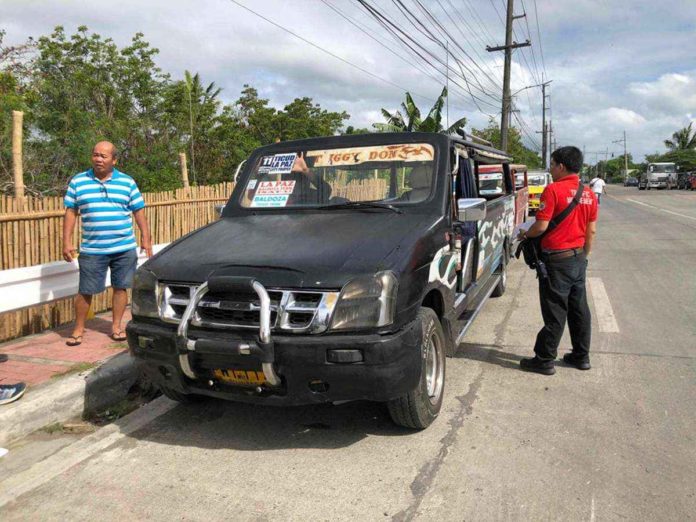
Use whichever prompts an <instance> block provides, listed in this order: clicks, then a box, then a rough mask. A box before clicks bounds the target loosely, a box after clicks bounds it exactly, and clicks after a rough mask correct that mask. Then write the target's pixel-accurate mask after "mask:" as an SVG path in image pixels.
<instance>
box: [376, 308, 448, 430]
mask: <svg viewBox="0 0 696 522" xmlns="http://www.w3.org/2000/svg"><path fill="white" fill-rule="evenodd" d="M418 319H419V320H420V323H421V326H422V328H423V339H422V341H421V376H420V380H419V381H418V386H417V387H416V389H415V390H413V391H412V392H409V393H407V394H406V395H404V396H403V397H399V398H397V399H393V400H391V401H388V402H387V409H388V410H389V415H390V416H391V418H392V421H394V423H395V424H398V425H399V426H403V427H405V428H412V429H416V430H422V429H425V428H427V427H428V426H430V425H431V424H432V423H433V421H434V420H435V419H436V418H437V416H438V414H439V413H440V408H441V407H442V399H443V397H444V396H445V360H446V359H447V358H446V356H445V346H446V340H445V333H444V332H443V330H442V325H441V324H440V320H439V319H438V318H437V315H436V314H435V312H434V311H433V310H431V309H430V308H423V307H421V309H420V310H419V311H418Z"/></svg>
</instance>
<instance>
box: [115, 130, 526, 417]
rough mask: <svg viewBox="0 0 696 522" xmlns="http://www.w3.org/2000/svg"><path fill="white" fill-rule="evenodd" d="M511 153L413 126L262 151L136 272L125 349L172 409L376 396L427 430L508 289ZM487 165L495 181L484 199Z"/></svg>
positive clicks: (394, 414) (393, 412)
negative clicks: (223, 196)
mask: <svg viewBox="0 0 696 522" xmlns="http://www.w3.org/2000/svg"><path fill="white" fill-rule="evenodd" d="M509 161H510V158H509V157H508V156H507V155H506V154H505V153H503V152H501V151H498V150H496V149H493V148H491V147H488V146H485V145H481V144H477V143H474V142H472V141H468V140H466V139H464V138H456V137H450V136H445V135H442V134H427V133H396V134H372V135H354V136H334V137H327V138H315V139H307V140H300V141H293V142H285V143H276V144H273V145H269V146H266V147H261V148H259V149H257V150H256V151H255V152H254V153H253V154H252V155H251V156H250V157H249V159H248V160H247V162H246V163H245V165H244V167H243V168H242V170H241V172H240V173H239V177H238V182H237V184H236V186H235V188H234V191H233V193H232V195H231V197H230V199H229V201H228V202H227V204H226V205H225V207H224V209H223V211H222V215H221V218H220V219H219V220H217V221H215V222H213V223H211V224H209V225H207V226H205V227H203V228H201V229H199V230H197V231H195V232H192V233H190V234H188V235H187V236H184V237H182V238H181V239H179V240H177V241H175V242H174V243H172V244H171V245H169V246H168V247H167V248H165V249H164V250H162V251H161V252H160V253H158V254H157V255H155V256H154V257H152V258H150V259H149V260H148V261H147V262H146V263H145V264H144V265H143V266H142V267H141V268H140V269H139V270H138V271H137V273H136V277H135V283H134V288H133V309H132V314H133V320H132V321H131V322H130V323H129V324H128V327H127V335H128V344H129V349H130V350H131V352H132V353H133V354H134V355H135V357H137V358H138V359H139V360H141V361H142V363H143V365H144V368H145V371H146V372H147V373H148V375H149V376H150V377H151V379H152V380H153V382H155V383H156V384H157V386H159V387H160V388H161V389H162V391H163V393H164V394H165V395H167V396H168V397H170V398H172V399H175V400H178V401H190V400H199V399H200V398H202V397H217V398H222V399H228V400H235V401H243V402H250V403H257V404H268V405H277V406H285V405H301V404H316V403H332V402H341V401H348V400H371V401H382V402H385V403H386V404H387V407H388V410H389V412H390V414H391V417H392V419H393V420H394V422H395V423H397V424H399V425H401V426H406V427H409V428H415V429H422V428H425V427H427V426H428V425H429V424H431V423H432V422H433V421H434V420H435V419H436V417H437V415H438V413H439V411H440V408H441V406H442V401H443V396H444V392H445V376H446V356H452V355H454V353H455V350H456V348H457V346H458V345H459V343H460V342H461V340H462V338H463V336H464V334H465V333H466V331H467V329H468V328H469V326H470V325H471V324H472V322H473V321H474V320H475V318H476V316H477V314H478V313H479V311H480V310H481V308H482V307H483V305H484V304H485V302H486V301H487V299H488V297H489V296H499V295H502V294H503V292H505V287H506V283H507V264H508V261H509V260H510V258H511V251H512V246H511V242H512V240H513V238H512V232H513V225H514V208H515V201H514V195H513V188H514V187H512V186H511V184H512V177H511V176H510V175H509ZM492 163H498V164H501V165H502V166H503V172H504V173H505V176H504V178H503V179H504V181H503V183H504V186H505V190H504V191H502V192H500V193H498V192H497V191H496V192H495V193H491V194H481V192H480V191H479V185H478V182H479V175H480V174H479V170H480V167H481V166H482V165H484V164H492ZM508 185H510V186H508Z"/></svg>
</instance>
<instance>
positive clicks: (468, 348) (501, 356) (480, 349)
mask: <svg viewBox="0 0 696 522" xmlns="http://www.w3.org/2000/svg"><path fill="white" fill-rule="evenodd" d="M501 348H502V347H501V346H498V345H497V344H476V343H460V344H459V347H458V349H457V353H456V355H455V357H456V358H457V359H471V360H473V361H481V362H485V363H489V364H496V365H498V366H501V367H502V368H511V369H514V370H519V369H520V359H522V356H521V355H517V354H513V353H508V352H504V351H503V350H502V349H501Z"/></svg>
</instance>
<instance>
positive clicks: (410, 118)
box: [373, 87, 466, 134]
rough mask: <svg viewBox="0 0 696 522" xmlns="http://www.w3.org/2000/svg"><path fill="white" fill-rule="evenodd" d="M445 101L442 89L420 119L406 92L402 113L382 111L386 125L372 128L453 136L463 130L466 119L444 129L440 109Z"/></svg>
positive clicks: (417, 110) (376, 124)
mask: <svg viewBox="0 0 696 522" xmlns="http://www.w3.org/2000/svg"><path fill="white" fill-rule="evenodd" d="M446 100H447V87H443V88H442V93H441V94H440V96H438V98H437V100H436V101H435V104H434V105H433V107H432V108H431V109H430V111H429V112H428V115H427V116H426V117H425V119H422V118H421V112H420V109H418V106H417V105H416V103H415V102H414V101H413V97H412V96H411V94H410V93H408V92H407V93H406V100H405V101H404V102H402V103H401V108H402V109H403V112H404V113H403V114H402V113H401V112H400V111H396V112H394V113H393V114H392V113H390V112H389V111H387V110H386V109H382V115H383V116H384V118H385V119H386V120H387V123H375V124H373V127H374V128H375V129H377V130H378V131H381V132H444V133H445V134H453V133H455V132H457V131H458V130H460V129H463V128H464V126H465V125H466V118H461V119H459V120H457V121H456V122H454V123H453V124H452V125H450V126H449V127H448V128H447V129H445V128H444V127H443V126H442V109H443V108H444V107H445V103H446ZM404 115H405V116H404Z"/></svg>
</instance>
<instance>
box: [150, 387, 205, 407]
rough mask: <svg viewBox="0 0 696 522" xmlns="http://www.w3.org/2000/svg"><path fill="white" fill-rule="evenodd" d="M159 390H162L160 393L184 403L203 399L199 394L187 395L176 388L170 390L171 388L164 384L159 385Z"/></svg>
mask: <svg viewBox="0 0 696 522" xmlns="http://www.w3.org/2000/svg"><path fill="white" fill-rule="evenodd" d="M160 390H162V393H163V394H164V395H166V396H167V397H169V398H170V399H171V400H173V401H176V402H181V403H184V404H186V403H192V402H201V401H202V400H204V397H201V396H200V395H189V394H187V393H181V392H178V391H176V390H172V389H171V388H167V387H166V386H160Z"/></svg>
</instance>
